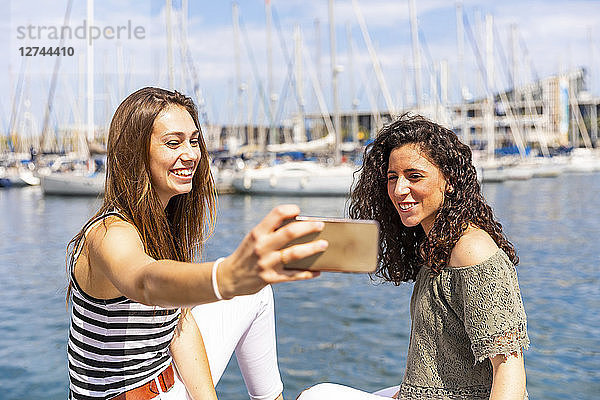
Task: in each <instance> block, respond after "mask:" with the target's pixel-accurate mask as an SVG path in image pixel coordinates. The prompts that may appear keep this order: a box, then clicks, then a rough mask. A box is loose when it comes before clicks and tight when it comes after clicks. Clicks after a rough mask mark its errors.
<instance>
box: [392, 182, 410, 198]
mask: <svg viewBox="0 0 600 400" xmlns="http://www.w3.org/2000/svg"><path fill="white" fill-rule="evenodd" d="M394 193H395V194H396V196H403V195H407V194H409V193H410V188H409V187H408V181H407V180H406V179H404V178H398V180H397V181H396V187H395V188H394Z"/></svg>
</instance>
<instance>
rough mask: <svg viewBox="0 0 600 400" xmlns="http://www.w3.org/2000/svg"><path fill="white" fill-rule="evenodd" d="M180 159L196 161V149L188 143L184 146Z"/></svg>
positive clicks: (197, 153) (198, 155) (197, 156)
mask: <svg viewBox="0 0 600 400" xmlns="http://www.w3.org/2000/svg"><path fill="white" fill-rule="evenodd" d="M181 157H182V158H183V159H185V160H193V161H196V160H197V159H198V158H199V157H200V154H199V150H198V148H197V147H194V146H193V145H192V144H191V143H188V144H186V145H185V147H184V149H183V154H182V155H181Z"/></svg>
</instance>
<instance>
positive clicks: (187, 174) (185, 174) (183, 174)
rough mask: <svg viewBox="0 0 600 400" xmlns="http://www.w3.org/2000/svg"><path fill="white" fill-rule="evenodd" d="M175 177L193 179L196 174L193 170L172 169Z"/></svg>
mask: <svg viewBox="0 0 600 400" xmlns="http://www.w3.org/2000/svg"><path fill="white" fill-rule="evenodd" d="M170 172H171V173H172V174H173V175H175V176H177V177H179V178H191V177H192V175H193V174H194V169H193V168H180V169H172V170H171V171H170Z"/></svg>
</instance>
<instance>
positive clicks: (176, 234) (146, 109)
mask: <svg viewBox="0 0 600 400" xmlns="http://www.w3.org/2000/svg"><path fill="white" fill-rule="evenodd" d="M169 106H180V107H183V108H185V109H186V110H187V111H188V112H189V113H190V116H191V117H192V119H193V120H194V124H195V125H196V128H198V130H199V131H200V133H201V132H202V131H201V128H200V123H199V121H198V111H197V109H196V106H195V104H194V102H193V101H192V99H191V98H189V97H187V96H184V95H183V94H181V93H179V92H176V91H169V90H165V89H159V88H154V87H145V88H143V89H139V90H138V91H136V92H134V93H132V94H130V95H129V96H128V97H127V98H126V99H125V100H123V102H122V103H121V104H120V105H119V107H118V108H117V110H116V111H115V115H114V116H113V118H112V121H111V124H110V129H109V132H108V145H107V151H106V155H107V164H106V182H105V191H104V201H103V204H102V207H100V209H99V210H98V212H97V213H96V214H95V215H94V216H93V217H92V218H90V220H89V221H88V224H89V222H90V221H92V220H94V219H95V218H97V217H99V216H100V215H103V214H105V213H107V212H109V211H112V210H116V211H118V212H119V213H120V214H121V215H123V217H124V218H125V220H126V221H127V222H129V223H131V224H132V225H134V226H135V227H136V229H137V231H138V233H139V235H140V238H141V240H142V242H143V244H144V248H145V251H146V253H147V254H148V255H149V256H151V257H153V258H155V259H157V260H158V259H171V260H177V261H186V262H191V261H192V260H194V259H195V258H196V257H198V256H199V255H200V253H201V251H202V246H203V243H204V241H205V240H206V238H207V237H208V235H210V234H211V233H212V231H213V229H214V224H215V216H216V201H217V198H216V191H215V184H214V180H213V177H212V174H211V172H210V160H209V157H208V151H207V149H206V144H205V142H204V138H203V137H202V134H200V135H199V147H200V151H201V156H200V162H199V165H198V168H197V169H196V172H195V173H194V176H193V178H192V190H191V191H190V192H189V193H185V194H180V195H176V196H174V197H172V198H171V200H170V201H169V203H168V205H167V207H166V208H163V206H162V203H161V202H160V199H159V197H158V194H157V193H156V191H155V189H154V187H153V186H152V178H151V174H150V163H149V148H150V137H151V135H152V128H153V126H154V121H155V120H156V118H157V117H158V116H159V114H160V113H161V112H163V111H164V110H165V109H166V108H168V107H169ZM88 224H86V225H88ZM84 229H85V226H84V228H82V230H81V231H79V233H77V235H75V237H74V238H73V239H71V241H70V242H69V244H68V245H67V271H68V272H69V269H70V268H69V263H70V262H71V260H70V259H71V258H72V256H73V254H74V252H75V250H76V247H77V246H78V244H79V243H80V241H81V240H82V238H83V237H84V235H85V232H84ZM72 261H73V262H74V261H76V260H72ZM71 287H72V282H71V279H70V276H69V287H68V289H67V301H68V300H69V297H70V292H71Z"/></svg>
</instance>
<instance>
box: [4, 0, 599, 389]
mask: <svg viewBox="0 0 600 400" xmlns="http://www.w3.org/2000/svg"><path fill="white" fill-rule="evenodd" d="M147 3H148V4H144V5H140V4H137V5H134V4H133V2H123V3H122V4H121V5H118V6H115V7H114V9H111V7H108V6H106V5H105V4H103V3H102V2H98V1H97V0H96V1H94V0H86V1H85V2H76V1H74V0H61V1H60V2H58V3H56V4H55V5H54V6H53V7H52V8H50V7H49V6H48V5H47V4H42V3H40V2H39V1H36V0H26V1H24V2H22V4H21V3H19V4H17V2H11V4H10V5H9V7H8V8H9V12H8V13H7V14H8V15H9V18H8V19H9V20H10V21H8V22H7V24H6V26H7V27H9V28H10V32H9V33H8V35H10V37H7V38H6V42H7V43H8V44H7V47H8V48H9V49H10V52H11V54H10V56H9V57H7V60H5V61H0V66H2V67H6V68H5V69H6V73H5V74H4V78H0V87H2V88H3V89H4V91H5V93H6V96H5V98H3V99H1V100H0V271H1V272H2V274H3V276H4V279H2V280H0V290H1V292H2V296H0V333H1V335H0V387H1V388H2V389H3V394H1V395H0V399H6V400H17V399H29V398H31V399H38V398H40V399H41V398H44V399H50V400H53V399H64V398H65V397H67V392H68V387H69V381H68V379H69V376H68V372H67V339H68V331H69V310H68V306H66V304H65V295H66V286H67V283H68V282H67V275H66V273H65V249H66V245H67V243H68V242H69V240H70V239H71V238H72V237H73V236H74V235H75V234H76V233H77V231H78V230H79V229H80V228H81V225H82V223H84V222H85V221H86V220H87V219H88V218H89V217H90V216H91V215H93V214H94V213H95V212H96V210H97V209H98V207H99V206H100V204H101V201H102V195H103V193H104V185H105V180H106V162H107V161H106V151H107V149H106V146H107V135H108V131H109V124H110V120H111V117H112V115H113V113H114V111H115V108H116V107H117V105H118V104H119V103H120V102H121V100H123V98H125V97H126V96H127V95H128V94H129V93H131V92H133V91H134V90H136V89H138V88H140V87H144V86H158V87H164V88H168V89H173V90H178V91H180V92H182V93H184V94H186V95H188V96H190V97H191V98H192V99H193V100H194V102H195V103H196V106H197V108H198V115H199V122H200V128H201V133H202V138H203V140H204V142H205V143H206V148H207V150H208V152H209V155H210V162H211V165H210V169H211V173H212V178H213V179H214V182H215V186H216V190H217V192H218V212H217V221H216V227H215V231H214V234H213V235H212V236H211V237H210V238H209V240H208V241H207V243H205V244H204V253H203V254H202V259H203V260H213V259H216V258H219V257H221V256H223V255H226V254H230V253H231V252H232V251H234V250H235V245H236V244H237V243H239V242H240V240H242V238H243V236H244V235H245V233H246V232H248V230H249V229H251V228H252V227H253V226H254V225H255V224H256V223H258V222H259V221H260V220H261V219H262V218H263V217H264V215H265V214H266V213H268V212H269V210H271V209H272V208H273V207H275V206H276V205H279V204H285V203H294V204H298V205H299V207H300V208H301V210H302V214H303V215H311V216H324V217H347V216H348V204H349V200H348V199H349V195H350V192H351V190H352V187H353V185H354V184H355V182H356V180H357V178H358V176H359V174H360V172H361V165H362V159H363V157H364V155H365V151H368V146H369V144H370V143H371V142H373V140H374V139H375V137H376V136H377V133H378V131H379V130H380V129H381V128H382V127H383V126H385V125H386V124H388V123H390V122H392V121H394V120H395V119H396V118H398V117H399V116H401V115H403V114H405V113H410V114H421V115H424V116H425V117H427V118H429V119H431V120H433V121H435V122H437V123H439V124H441V125H443V126H445V127H448V128H449V129H451V130H452V131H453V132H454V133H455V134H456V135H457V136H458V137H459V138H460V139H461V141H462V142H463V143H466V144H467V145H469V147H470V148H471V151H472V155H473V163H474V165H475V167H476V170H477V177H478V180H479V182H480V184H481V188H482V191H483V194H484V196H485V199H486V200H487V201H488V202H489V204H490V205H491V206H492V208H493V211H494V214H495V216H496V217H497V218H498V220H499V221H500V222H501V223H502V226H503V229H504V230H505V232H506V234H507V236H508V237H509V238H510V240H511V241H512V242H513V243H514V244H515V247H516V249H517V255H518V256H519V258H520V263H519V265H518V267H517V272H518V278H519V283H520V286H521V292H522V297H523V303H524V307H525V310H526V313H527V322H528V333H529V336H530V339H531V347H530V348H529V350H527V351H526V352H525V353H524V358H525V367H526V373H527V390H528V393H529V398H531V399H550V400H553V399H557V400H558V399H578V400H592V399H595V398H597V395H598V393H600V373H599V372H598V368H597V366H598V364H599V362H600V356H599V355H598V349H600V335H599V334H598V329H597V326H598V323H599V317H598V316H597V314H598V313H597V312H596V311H597V310H598V305H600V293H599V290H598V288H599V287H600V286H599V282H598V277H597V276H598V272H599V271H598V269H599V268H600V255H598V253H597V252H595V248H596V246H595V242H594V241H595V239H596V237H598V235H599V233H600V229H599V228H598V226H599V222H600V211H599V210H600V209H599V208H598V207H597V204H596V203H597V200H596V197H597V193H600V140H599V138H598V131H599V129H600V116H599V113H600V73H599V71H600V47H598V43H600V40H598V39H597V38H598V35H599V34H600V24H599V22H598V21H597V17H593V18H592V17H589V15H598V13H600V5H597V4H586V5H585V6H581V8H583V9H578V8H579V7H575V6H573V7H570V5H569V4H568V2H566V0H560V1H559V0H557V1H556V2H550V3H552V4H548V5H546V7H547V9H546V10H545V11H544V10H540V8H543V7H540V6H539V4H538V3H537V2H535V1H533V0H531V1H530V0H527V1H524V2H520V3H519V2H515V1H510V2H509V3H510V4H509V5H496V6H491V5H489V4H486V2H484V1H476V2H473V3H471V2H466V1H465V2H462V1H458V2H449V3H448V4H445V5H435V4H433V3H431V4H430V2H418V1H415V0H403V1H400V2H398V1H387V0H381V1H376V2H369V1H365V0H336V1H334V0H328V1H312V0H311V1H309V2H308V3H307V4H304V3H302V2H301V3H298V2H284V1H280V0H266V1H265V2H255V3H251V2H248V1H239V2H216V3H214V4H210V5H208V4H206V3H201V2H191V1H189V0H153V1H150V2H147ZM587 7H589V9H587ZM31 10H36V11H35V12H33V16H31V15H30V14H31ZM46 14H47V15H46ZM561 18H563V19H564V20H561ZM96 27H98V28H99V29H100V30H99V31H100V32H101V33H100V34H99V35H98V37H97V38H96V37H95V36H93V32H94V28H96ZM41 28H44V29H41ZM52 28H54V30H52ZM79 28H82V29H80V30H79V31H78V29H79ZM121 28H122V29H121ZM6 31H7V32H8V31H9V29H8V28H7V29H6ZM52 32H54V33H52ZM78 32H79V33H81V32H85V35H84V36H82V37H79V36H78ZM113 33H114V35H113ZM117 33H119V34H120V35H121V36H119V38H118V39H117ZM51 35H54V36H51ZM111 35H113V36H111ZM561 35H563V36H565V38H564V40H562V39H561ZM44 40H45V41H44ZM44 43H46V44H44ZM50 43H51V44H52V46H54V47H56V48H58V49H60V48H64V49H69V48H71V49H74V50H73V54H74V56H69V53H68V51H66V50H65V52H64V54H63V55H61V56H44V57H41V56H31V57H29V56H25V54H26V52H25V50H19V52H18V51H17V50H18V49H19V48H20V49H27V48H30V47H32V46H43V45H49V44H50ZM41 48H42V49H44V47H41ZM61 54H62V53H61ZM17 55H18V56H17ZM274 286H275V287H274V295H275V312H276V329H277V346H278V349H277V350H278V360H279V367H280V371H281V378H282V381H283V383H284V393H283V394H284V397H285V398H286V399H294V398H296V396H298V394H299V393H300V392H301V391H302V390H303V389H305V388H307V387H309V386H311V385H313V384H316V383H319V382H337V383H343V384H349V385H351V386H353V387H358V388H362V389H363V390H368V391H371V392H374V391H376V390H378V389H381V388H384V387H389V386H392V385H398V384H400V382H401V381H402V377H403V374H404V369H405V365H406V349H407V348H408V342H409V337H410V316H409V305H410V295H411V289H412V284H402V285H400V286H399V287H397V286H394V285H392V284H389V283H387V284H385V283H383V284H382V283H381V282H379V281H378V280H377V278H374V277H369V276H368V275H354V274H339V273H324V274H322V275H321V276H320V277H319V278H317V279H314V280H310V281H306V282H299V283H288V284H281V285H274ZM216 389H217V394H218V397H219V398H220V399H221V398H222V399H225V400H227V399H240V398H247V396H248V394H247V392H246V387H245V385H244V381H243V380H242V377H241V374H240V371H239V368H238V366H237V363H236V359H235V357H233V358H232V359H231V361H230V363H229V365H228V367H227V369H226V371H225V374H224V375H223V377H222V379H221V381H220V382H219V384H218V385H217V387H216Z"/></svg>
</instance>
